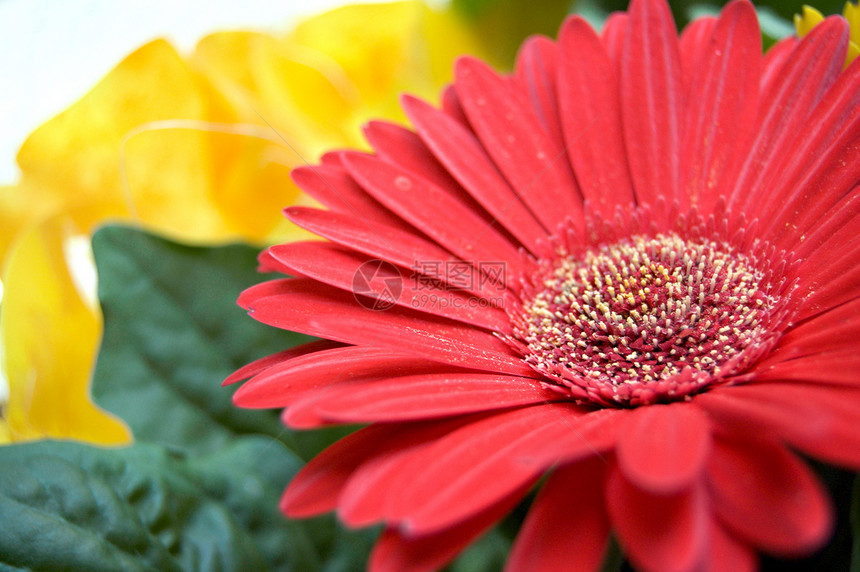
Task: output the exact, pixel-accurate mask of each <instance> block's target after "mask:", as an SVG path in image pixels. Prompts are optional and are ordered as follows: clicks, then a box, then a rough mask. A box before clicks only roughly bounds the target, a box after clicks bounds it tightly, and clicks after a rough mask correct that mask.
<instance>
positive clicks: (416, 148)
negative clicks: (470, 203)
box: [364, 121, 470, 198]
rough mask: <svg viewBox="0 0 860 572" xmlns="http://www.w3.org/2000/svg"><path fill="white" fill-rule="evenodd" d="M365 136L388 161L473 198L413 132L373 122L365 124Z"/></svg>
mask: <svg viewBox="0 0 860 572" xmlns="http://www.w3.org/2000/svg"><path fill="white" fill-rule="evenodd" d="M364 136H365V138H366V139H367V142H368V143H370V145H371V146H372V147H373V150H374V151H376V154H377V155H379V156H380V157H382V158H383V159H384V160H386V161H388V162H389V163H391V164H393V165H397V166H399V167H402V168H404V169H407V170H409V171H412V172H413V173H415V174H417V175H418V176H420V177H422V178H424V179H427V180H428V181H429V182H431V183H433V184H434V185H436V186H437V187H441V188H443V189H446V191H447V192H448V193H449V194H452V195H460V196H461V198H470V197H468V196H467V195H466V194H465V192H464V191H463V189H462V188H460V185H459V184H458V183H457V181H455V180H454V178H453V177H451V175H450V174H449V173H448V171H446V170H445V168H444V167H443V166H442V165H441V164H440V163H439V161H438V160H437V159H436V156H435V155H433V153H432V152H431V151H430V149H428V148H427V145H425V144H424V142H423V141H422V140H421V138H420V137H419V136H418V135H417V134H416V133H415V132H414V131H410V130H409V129H406V128H405V127H403V126H401V125H397V124H395V123H389V122H387V121H371V122H370V123H368V124H367V125H366V126H365V127H364Z"/></svg>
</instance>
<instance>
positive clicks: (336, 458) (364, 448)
mask: <svg viewBox="0 0 860 572" xmlns="http://www.w3.org/2000/svg"><path fill="white" fill-rule="evenodd" d="M394 434H395V433H394V432H393V431H392V430H391V428H390V427H376V426H374V427H368V428H366V429H362V430H360V431H357V432H355V433H353V434H352V435H349V436H348V437H345V438H343V439H341V440H340V441H338V442H337V443H335V444H334V445H332V446H330V447H329V448H327V449H326V450H325V451H323V452H322V453H320V454H319V455H317V456H316V457H315V458H314V459H313V460H311V461H310V462H309V463H308V464H307V465H305V466H304V467H303V468H302V470H300V471H299V472H298V474H297V475H296V476H295V478H293V480H292V482H291V483H290V485H289V486H288V487H287V490H286V491H284V494H283V496H282V497H281V505H280V506H281V511H282V512H283V513H284V514H286V515H287V516H289V517H290V518H303V517H307V516H314V515H317V514H320V513H323V512H327V511H330V510H334V508H335V506H337V496H338V494H339V493H340V489H341V488H343V486H344V484H345V483H346V480H347V478H348V477H349V475H350V474H351V473H352V472H353V471H354V470H355V469H356V467H358V466H359V465H360V464H361V463H363V462H365V461H366V460H367V459H368V458H371V457H372V453H373V452H374V451H376V450H379V449H382V448H383V447H384V446H385V444H386V439H390V438H391V436H392V435H394Z"/></svg>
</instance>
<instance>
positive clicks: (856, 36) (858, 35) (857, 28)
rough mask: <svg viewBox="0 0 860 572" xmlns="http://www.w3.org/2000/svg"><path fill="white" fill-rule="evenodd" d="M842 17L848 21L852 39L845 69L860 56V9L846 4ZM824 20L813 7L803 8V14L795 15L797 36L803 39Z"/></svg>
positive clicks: (850, 39) (849, 43)
mask: <svg viewBox="0 0 860 572" xmlns="http://www.w3.org/2000/svg"><path fill="white" fill-rule="evenodd" d="M842 15H843V16H844V17H845V19H846V20H848V25H849V28H850V38H849V42H848V53H847V54H846V55H845V67H848V64H850V63H851V62H853V61H854V59H855V58H857V56H858V55H860V9H858V7H857V5H856V4H852V3H851V2H846V3H845V9H844V10H843V12H842ZM823 20H824V16H823V15H822V14H821V12H819V11H818V10H816V9H815V8H812V7H811V6H803V13H802V14H795V15H794V28H795V30H797V36H798V37H800V38H802V37H803V36H805V35H806V34H808V33H809V32H810V31H811V30H812V29H813V28H814V27H815V26H817V25H818V24H819V23H820V22H822V21H823Z"/></svg>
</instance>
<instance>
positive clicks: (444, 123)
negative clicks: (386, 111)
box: [402, 96, 546, 252]
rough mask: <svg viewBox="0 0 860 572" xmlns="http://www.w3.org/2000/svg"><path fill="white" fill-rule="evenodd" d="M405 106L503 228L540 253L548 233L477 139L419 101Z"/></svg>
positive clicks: (434, 147)
mask: <svg viewBox="0 0 860 572" xmlns="http://www.w3.org/2000/svg"><path fill="white" fill-rule="evenodd" d="M402 103H403V109H404V110H405V111H406V114H407V115H408V116H409V119H410V121H411V122H412V124H413V125H414V126H415V129H416V130H417V131H418V133H419V134H420V135H421V137H422V138H423V139H424V142H425V143H426V144H427V146H428V147H430V149H431V150H432V151H433V154H434V155H435V156H436V157H437V158H438V159H439V160H440V161H441V162H442V164H443V165H445V167H446V168H447V169H448V171H449V172H450V173H451V174H452V175H453V176H454V177H456V178H457V180H458V181H460V184H461V185H463V187H465V188H466V189H467V190H468V191H469V193H471V195H472V196H473V197H474V198H475V200H477V201H478V202H479V203H480V204H481V205H483V207H484V208H485V209H487V212H489V213H490V214H492V215H493V216H494V217H496V219H498V220H499V222H500V223H501V224H502V226H504V227H505V228H506V229H507V230H508V231H509V232H510V233H511V234H513V235H514V236H516V237H517V239H518V240H519V241H520V242H521V243H522V244H523V245H525V246H526V247H527V248H528V249H529V250H530V251H532V252H536V251H537V243H538V240H541V239H545V238H546V231H545V230H544V229H543V227H542V226H541V225H540V223H538V222H537V219H535V217H534V216H533V215H532V213H531V211H529V209H528V208H527V207H526V206H525V205H523V203H522V202H521V201H520V197H519V196H518V195H517V194H516V193H515V192H514V190H513V189H512V188H511V187H510V185H508V182H507V181H505V179H504V178H503V177H502V176H501V175H500V174H499V172H498V170H497V169H496V166H495V165H494V164H493V163H492V161H491V160H490V158H489V157H488V156H487V154H486V152H485V151H484V149H483V148H482V147H481V144H480V143H479V142H478V140H477V139H476V138H475V136H474V135H473V134H472V133H471V132H470V131H468V130H467V129H466V128H464V127H463V126H462V125H460V124H459V123H457V122H456V121H455V120H453V119H451V118H450V117H448V116H447V115H446V114H445V113H443V112H441V111H439V110H438V109H435V108H433V107H432V106H430V105H428V104H426V103H424V102H423V101H421V100H419V99H416V98H413V97H409V96H404V97H403V99H402Z"/></svg>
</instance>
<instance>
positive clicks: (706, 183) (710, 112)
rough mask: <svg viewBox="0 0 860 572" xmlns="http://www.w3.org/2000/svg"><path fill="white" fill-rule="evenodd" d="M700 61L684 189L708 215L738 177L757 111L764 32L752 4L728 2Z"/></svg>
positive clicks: (691, 105) (693, 85)
mask: <svg viewBox="0 0 860 572" xmlns="http://www.w3.org/2000/svg"><path fill="white" fill-rule="evenodd" d="M699 57H700V59H699V60H698V61H697V62H696V63H695V65H694V70H695V71H693V72H692V73H693V79H692V81H691V83H690V90H689V91H688V92H687V101H688V108H687V119H686V122H685V129H686V132H685V134H684V144H683V146H682V147H681V149H682V156H681V168H682V173H683V175H682V180H681V185H682V188H683V189H686V190H687V192H688V193H689V194H690V197H691V200H692V201H693V202H694V203H697V204H699V205H700V209H701V212H703V213H709V212H711V210H712V209H713V207H714V205H715V203H716V202H717V199H718V198H719V197H721V196H722V194H723V193H724V192H725V189H724V187H725V186H726V185H727V183H728V182H731V181H733V180H734V178H735V176H736V173H735V171H736V169H737V168H738V166H739V165H738V164H737V163H738V159H737V158H736V157H737V153H736V149H737V148H738V147H740V148H742V149H746V141H747V140H748V139H749V137H750V136H751V128H752V124H753V123H754V121H755V117H756V113H757V112H758V105H759V102H758V96H759V91H758V90H759V78H760V77H761V59H762V58H761V32H760V31H759V28H758V21H757V19H756V13H755V9H754V8H753V6H752V4H750V3H748V2H746V1H743V0H736V1H735V2H732V3H730V4H729V5H728V6H727V7H726V8H725V9H724V10H723V12H722V14H721V16H720V19H719V21H718V22H717V25H716V27H715V28H714V30H713V36H712V38H711V40H710V42H709V43H708V44H707V46H706V47H705V48H704V49H701V50H700V54H699Z"/></svg>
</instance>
